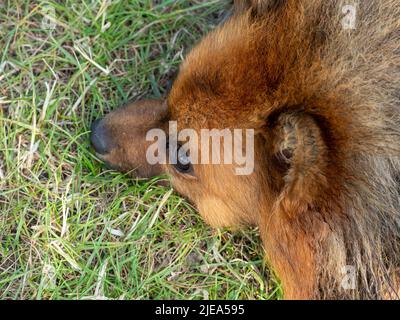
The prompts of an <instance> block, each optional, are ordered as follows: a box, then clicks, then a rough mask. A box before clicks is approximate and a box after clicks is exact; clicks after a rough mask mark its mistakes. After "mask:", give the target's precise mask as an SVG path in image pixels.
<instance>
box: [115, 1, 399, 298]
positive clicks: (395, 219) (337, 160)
mask: <svg viewBox="0 0 400 320" xmlns="http://www.w3.org/2000/svg"><path fill="white" fill-rule="evenodd" d="M345 4H347V3H346V2H344V1H338V0H332V1H327V0H324V1H322V0H286V1H284V0H281V1H236V11H235V14H234V16H233V17H232V18H231V19H230V20H229V21H227V22H226V23H224V24H223V25H222V26H221V27H220V28H218V29H216V30H215V31H214V32H212V33H211V34H210V35H208V36H207V37H206V38H205V39H204V40H203V41H202V42H201V43H200V44H199V45H198V46H197V47H196V48H194V50H193V51H192V52H191V53H190V54H189V55H188V57H187V59H186V60H185V62H184V63H183V64H182V67H181V70H180V73H179V75H178V78H177V80H176V81H175V84H174V86H173V88H172V91H171V93H170V95H169V97H168V100H167V101H168V114H169V116H168V119H169V120H177V121H178V124H179V126H180V127H182V128H185V127H190V128H195V129H200V128H254V129H256V131H257V139H256V172H255V174H254V175H252V176H250V177H242V178H239V177H234V176H233V175H232V173H231V171H232V170H231V169H230V168H227V167H226V166H225V167H224V166H219V167H218V168H216V166H197V167H196V168H195V172H196V175H197V178H198V181H197V182H193V180H192V179H188V178H187V177H182V175H178V174H177V173H176V172H175V171H174V170H173V169H172V168H171V167H168V166H167V167H165V168H164V170H163V171H165V172H168V173H170V174H171V176H172V183H173V185H174V186H175V188H176V189H177V190H178V191H180V192H181V193H182V194H184V195H186V196H187V197H188V198H189V199H191V200H192V201H193V202H194V203H195V204H196V205H197V206H198V208H199V210H200V213H201V214H202V215H203V216H204V218H205V219H206V220H207V221H208V222H209V223H210V224H212V225H214V226H220V225H237V224H256V225H259V227H260V231H261V236H262V239H263V242H264V246H265V249H266V254H267V258H268V261H269V262H270V264H271V266H272V268H273V269H274V270H275V271H276V273H277V275H278V276H279V277H280V278H281V280H282V285H283V288H284V292H285V297H286V298H289V299H310V298H312V299H321V298H322V299H385V298H398V296H397V294H398V283H397V271H398V268H399V266H400V239H399V237H400V187H399V177H400V2H399V1H398V0H363V1H360V2H359V3H356V4H357V23H356V29H354V30H344V28H343V26H342V24H341V19H342V18H343V16H342V12H341V8H342V7H343V5H345ZM114 135H116V133H114ZM116 139H117V137H116ZM127 148H128V147H127ZM132 148H133V147H132ZM107 161H109V162H114V163H120V162H121V161H119V160H114V161H113V159H110V158H109V159H107ZM220 181H224V188H223V189H224V190H222V189H221V185H220V184H219V183H220ZM346 266H351V267H353V268H354V270H355V272H356V273H355V274H356V288H355V289H353V290H346V289H344V288H343V286H342V284H343V279H344V276H345V274H344V273H343V270H344V268H345V267H346Z"/></svg>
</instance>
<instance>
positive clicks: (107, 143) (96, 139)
mask: <svg viewBox="0 0 400 320" xmlns="http://www.w3.org/2000/svg"><path fill="white" fill-rule="evenodd" d="M91 130H92V133H91V135H90V140H91V141H92V145H93V147H94V149H95V150H96V152H97V153H99V154H102V155H105V154H107V153H109V152H110V151H111V140H110V137H109V136H108V134H107V128H106V126H105V125H104V121H103V120H102V119H97V120H96V121H94V122H93V123H92V126H91Z"/></svg>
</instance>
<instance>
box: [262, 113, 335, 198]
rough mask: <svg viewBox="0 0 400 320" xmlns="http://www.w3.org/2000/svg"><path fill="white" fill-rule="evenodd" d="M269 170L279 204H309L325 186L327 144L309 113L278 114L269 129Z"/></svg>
mask: <svg viewBox="0 0 400 320" xmlns="http://www.w3.org/2000/svg"><path fill="white" fill-rule="evenodd" d="M268 131H269V134H268V138H267V139H268V140H269V149H270V150H269V154H270V157H271V159H270V160H271V161H270V164H271V169H270V170H271V171H272V174H273V175H274V181H275V183H276V188H277V189H278V190H279V193H280V194H281V197H282V201H286V202H288V203H289V204H293V203H297V204H300V203H302V204H310V203H312V202H313V200H314V199H315V197H316V196H317V195H318V193H319V192H321V191H322V190H323V188H325V186H326V185H327V178H326V173H327V165H328V160H327V152H328V151H327V145H326V142H325V140H324V137H323V132H322V129H321V128H320V127H319V125H318V122H317V120H316V119H315V118H314V117H313V116H312V115H309V114H305V113H301V112H287V113H282V114H280V115H278V116H277V117H276V118H275V119H274V120H273V121H272V123H271V124H270V126H269V128H268Z"/></svg>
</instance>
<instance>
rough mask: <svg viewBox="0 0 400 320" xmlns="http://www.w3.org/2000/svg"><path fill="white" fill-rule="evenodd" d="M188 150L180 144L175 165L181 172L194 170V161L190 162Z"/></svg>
mask: <svg viewBox="0 0 400 320" xmlns="http://www.w3.org/2000/svg"><path fill="white" fill-rule="evenodd" d="M188 152H189V151H188V150H186V151H185V150H183V149H182V147H181V146H178V155H177V158H176V159H177V163H176V165H175V168H176V170H178V171H179V172H181V173H188V172H190V171H191V170H192V163H191V162H190V156H189V155H188Z"/></svg>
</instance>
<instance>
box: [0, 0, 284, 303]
mask: <svg viewBox="0 0 400 320" xmlns="http://www.w3.org/2000/svg"><path fill="white" fill-rule="evenodd" d="M228 2H229V1H222V0H217V1H215V0H211V1H203V0H194V1H188V0H153V1H150V0H130V1H128V0H120V1H118V0H117V1H106V0H97V1H92V0H83V1H82V0H66V1H59V2H55V1H54V2H52V1H39V0H37V1H29V0H3V1H1V2H0V48H1V51H0V299H208V298H209V299H275V298H280V297H281V296H282V295H281V291H280V289H279V286H278V285H277V283H276V281H275V280H274V278H273V277H271V276H270V273H269V271H268V270H267V269H266V268H265V266H264V264H263V261H262V256H263V255H262V246H261V243H260V241H259V239H258V233H257V230H245V231H242V232H229V231H227V230H212V229H211V228H209V227H208V226H207V225H205V224H204V223H203V222H202V221H201V219H200V217H199V216H198V214H197V213H196V210H195V208H193V207H192V206H191V205H190V204H189V203H188V202H186V201H185V200H184V199H182V198H181V197H179V195H177V194H176V193H173V192H172V190H171V189H170V188H168V187H160V186H157V185H156V184H155V181H156V179H154V180H152V181H138V180H134V179H131V178H129V177H128V176H126V175H123V174H120V173H117V172H113V171H109V170H106V169H105V168H104V166H103V165H102V163H101V162H99V161H98V159H96V157H95V155H94V154H93V152H92V149H91V147H90V143H89V128H90V124H91V122H92V121H93V120H94V119H97V118H98V117H101V116H102V115H103V114H105V113H107V112H109V111H111V110H113V109H115V108H117V107H118V106H120V105H122V104H123V103H124V102H126V101H127V100H134V99H139V98H142V97H145V96H147V97H149V96H150V97H159V96H163V95H164V94H165V88H166V87H167V83H168V80H169V79H170V78H171V75H172V74H173V73H174V72H175V70H176V69H177V68H178V66H179V63H180V62H181V61H182V59H183V57H184V55H185V53H186V52H187V50H188V49H189V48H190V47H191V46H192V45H193V44H194V43H195V42H196V41H198V40H199V39H200V38H201V36H202V35H204V34H205V33H206V32H207V31H208V30H209V29H211V28H213V27H214V26H215V25H216V24H217V22H218V21H219V20H221V18H222V17H223V16H224V14H226V12H227V8H229V3H228ZM48 16H50V17H52V18H51V19H48Z"/></svg>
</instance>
